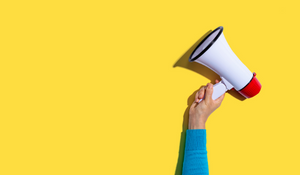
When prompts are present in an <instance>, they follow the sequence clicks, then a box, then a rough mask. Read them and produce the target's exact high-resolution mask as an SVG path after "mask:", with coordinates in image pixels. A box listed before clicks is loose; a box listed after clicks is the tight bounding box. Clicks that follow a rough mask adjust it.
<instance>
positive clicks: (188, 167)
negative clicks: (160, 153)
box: [182, 129, 208, 175]
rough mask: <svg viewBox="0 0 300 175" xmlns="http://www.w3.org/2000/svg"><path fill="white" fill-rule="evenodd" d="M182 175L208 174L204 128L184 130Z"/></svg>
mask: <svg viewBox="0 0 300 175" xmlns="http://www.w3.org/2000/svg"><path fill="white" fill-rule="evenodd" d="M182 175H208V161H207V151H206V130H205V129H192V130H186V142H185V150H184V158H183V167H182Z"/></svg>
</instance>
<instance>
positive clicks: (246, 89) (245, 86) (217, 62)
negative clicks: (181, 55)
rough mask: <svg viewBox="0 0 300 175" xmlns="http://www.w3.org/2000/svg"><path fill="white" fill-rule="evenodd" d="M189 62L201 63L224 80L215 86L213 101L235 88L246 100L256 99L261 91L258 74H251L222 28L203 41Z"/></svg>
mask: <svg viewBox="0 0 300 175" xmlns="http://www.w3.org/2000/svg"><path fill="white" fill-rule="evenodd" d="M189 61H190V62H193V61H195V62H197V63H200V64H202V65H204V66H206V67H208V68H210V69H211V70H213V71H214V72H216V73H217V74H218V75H220V77H221V79H222V80H221V81H220V82H219V83H217V84H215V85H214V91H213V95H212V98H213V100H215V99H217V98H218V97H220V96H221V95H223V94H224V93H225V92H226V91H227V90H231V89H233V88H234V89H235V90H237V91H238V92H239V93H240V94H242V95H243V96H244V97H246V98H251V97H254V96H255V95H256V94H258V93H259V91H260V89H261V84H260V82H259V81H258V80H257V78H256V77H255V76H256V74H255V73H252V72H250V70H249V69H248V68H247V67H246V66H245V65H244V64H243V63H242V62H241V61H240V59H239V58H238V57H237V56H236V55H235V54H234V53H233V51H232V50H231V48H230V47H229V45H228V43H227V41H226V39H225V37H224V35H223V27H222V26H221V27H218V28H216V29H215V30H214V31H212V32H211V33H210V34H209V35H208V36H206V38H204V39H203V40H202V41H201V43H200V44H199V45H198V46H197V47H196V49H195V50H194V51H193V53H192V54H191V56H190V58H189ZM200 101H201V100H200ZM200 101H199V102H200Z"/></svg>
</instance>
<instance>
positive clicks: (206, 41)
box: [189, 26, 223, 62]
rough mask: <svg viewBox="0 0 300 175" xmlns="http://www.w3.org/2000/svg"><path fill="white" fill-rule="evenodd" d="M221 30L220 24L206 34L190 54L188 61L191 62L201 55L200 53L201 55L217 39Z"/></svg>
mask: <svg viewBox="0 0 300 175" xmlns="http://www.w3.org/2000/svg"><path fill="white" fill-rule="evenodd" d="M222 32H223V27H222V26H220V27H218V28H216V29H215V30H214V31H212V32H211V33H210V34H209V35H207V36H206V37H205V38H204V39H203V40H202V41H201V42H200V44H199V45H198V46H197V47H196V49H195V50H194V51H193V53H192V54H191V55H190V57H189V61H190V62H193V61H195V60H197V59H198V58H199V57H201V55H203V54H204V53H205V52H206V51H207V50H208V49H209V48H210V47H211V46H212V45H213V44H214V42H215V41H217V39H218V38H219V36H220V35H221V34H222Z"/></svg>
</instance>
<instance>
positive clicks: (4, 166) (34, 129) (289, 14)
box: [0, 0, 300, 175]
mask: <svg viewBox="0 0 300 175" xmlns="http://www.w3.org/2000/svg"><path fill="white" fill-rule="evenodd" d="M299 17H300V13H299V3H298V2H297V1H295V0H294V1H291V0H286V1H258V0H255V1H220V0H215V1H31V0H30V1H1V2H0V26H1V27H0V61H1V62H0V81H1V86H0V102H1V105H0V174H3V175H10V174H18V175H22V174H26V175H27V174H30V175H35V174H37V175H44V174H45V175H46V174H47V175H48V174H49V175H50V174H51V175H53V174H64V175H65V174H72V175H74V174H88V175H96V174H105V175H108V174H113V175H114V174H139V175H146V174H147V175H148V174H149V175H154V174H159V175H160V174H161V175H167V174H171V175H172V174H176V175H179V174H181V167H182V165H181V163H182V156H183V148H184V144H183V143H184V138H185V137H184V134H185V133H184V130H185V129H186V126H185V124H186V123H187V110H188V103H189V102H188V101H191V100H193V93H194V92H195V91H196V90H197V89H198V88H199V87H200V86H201V85H205V84H206V83H208V82H212V81H214V79H215V78H218V76H217V75H216V74H214V73H213V72H212V71H210V70H209V69H205V68H204V67H203V66H202V67H201V65H196V64H197V63H188V62H187V57H188V56H189V53H190V52H191V49H192V48H193V47H194V46H195V43H197V42H199V41H200V40H199V39H201V37H203V36H205V35H207V33H208V32H209V31H210V30H213V29H215V28H216V27H219V26H223V27H224V35H225V37H226V39H227V41H228V43H229V45H230V46H231V48H232V49H233V51H234V52H235V53H236V55H237V56H238V57H239V58H240V60H241V61H242V62H243V63H244V64H245V65H246V66H247V67H248V68H249V69H250V71H252V72H256V73H257V78H258V79H259V81H260V82H261V84H262V90H261V92H260V94H258V95H257V96H256V97H254V98H252V99H246V100H241V99H240V96H238V95H237V94H236V93H234V92H231V93H227V94H226V96H225V99H224V101H223V103H222V106H221V107H220V108H219V109H218V110H217V111H215V112H214V113H213V114H212V115H211V116H210V118H209V119H208V123H207V142H208V143H207V150H208V161H209V171H210V174H211V175H225V174H226V175H227V174H228V175H229V174H230V175H241V174H243V175H253V174H259V175H266V174H273V175H275V174H276V175H277V174H278V175H282V174H289V175H298V174H300V170H299V163H300V161H299V157H300V150H299V148H300V141H299V134H300V129H299V124H300V118H299V117H300V115H299V111H298V110H299V98H300V95H299V91H298V89H299V85H300V84H299V81H298V77H299V74H300V73H299V40H300V34H299V31H298V30H299ZM200 69H201V70H200Z"/></svg>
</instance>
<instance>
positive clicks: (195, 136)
mask: <svg viewBox="0 0 300 175" xmlns="http://www.w3.org/2000/svg"><path fill="white" fill-rule="evenodd" d="M185 149H186V150H187V151H191V150H206V129H188V130H186V143H185Z"/></svg>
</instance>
